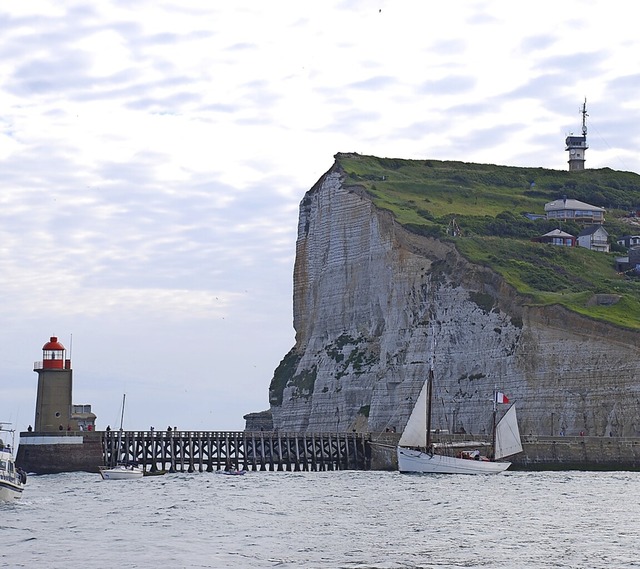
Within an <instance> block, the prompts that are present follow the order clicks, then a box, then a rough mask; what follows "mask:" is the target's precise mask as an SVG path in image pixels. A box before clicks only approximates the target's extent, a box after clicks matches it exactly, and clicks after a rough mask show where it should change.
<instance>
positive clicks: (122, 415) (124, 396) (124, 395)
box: [120, 393, 127, 430]
mask: <svg viewBox="0 0 640 569" xmlns="http://www.w3.org/2000/svg"><path fill="white" fill-rule="evenodd" d="M126 397H127V394H126V393H123V394H122V412H121V413H120V430H122V425H123V424H124V400H125V398H126Z"/></svg>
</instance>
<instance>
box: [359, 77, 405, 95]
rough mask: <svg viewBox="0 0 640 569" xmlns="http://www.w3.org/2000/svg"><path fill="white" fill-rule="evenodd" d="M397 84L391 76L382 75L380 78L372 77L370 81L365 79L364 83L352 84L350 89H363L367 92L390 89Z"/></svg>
mask: <svg viewBox="0 0 640 569" xmlns="http://www.w3.org/2000/svg"><path fill="white" fill-rule="evenodd" d="M397 83H398V81H397V79H396V78H395V77H391V76H389V75H380V76H378V77H370V78H369V79H365V80H363V81H356V82H354V83H350V84H349V85H348V87H350V88H352V89H363V90H365V91H375V90H378V89H384V88H385V87H389V86H392V85H395V84H397Z"/></svg>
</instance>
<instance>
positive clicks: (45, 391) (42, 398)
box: [33, 336, 75, 433]
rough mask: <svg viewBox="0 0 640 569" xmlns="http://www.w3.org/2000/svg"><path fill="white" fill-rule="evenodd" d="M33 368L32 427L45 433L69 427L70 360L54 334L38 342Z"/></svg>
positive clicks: (38, 431) (71, 386)
mask: <svg viewBox="0 0 640 569" xmlns="http://www.w3.org/2000/svg"><path fill="white" fill-rule="evenodd" d="M33 371H35V372H36V373H37V374H38V394H37V396H36V419H35V431H36V432H37V433H46V432H53V431H66V430H67V429H70V428H72V427H73V426H72V425H71V411H72V405H71V396H72V390H73V381H72V376H73V374H72V370H71V360H69V359H67V358H66V350H65V347H64V346H63V345H62V344H61V343H60V342H59V341H58V338H57V337H56V336H51V338H50V339H49V341H48V342H47V343H46V344H45V345H44V346H42V361H40V362H35V363H34V365H33ZM74 426H75V425H74Z"/></svg>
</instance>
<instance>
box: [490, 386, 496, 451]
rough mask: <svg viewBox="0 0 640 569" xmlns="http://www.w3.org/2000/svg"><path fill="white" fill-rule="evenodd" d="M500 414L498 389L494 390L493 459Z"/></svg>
mask: <svg viewBox="0 0 640 569" xmlns="http://www.w3.org/2000/svg"><path fill="white" fill-rule="evenodd" d="M497 414H498V387H497V386H496V387H495V389H494V390H493V427H492V429H491V448H492V449H493V450H492V457H491V458H493V459H495V458H496V416H497Z"/></svg>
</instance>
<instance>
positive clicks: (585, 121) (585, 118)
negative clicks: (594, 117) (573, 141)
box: [580, 97, 589, 138]
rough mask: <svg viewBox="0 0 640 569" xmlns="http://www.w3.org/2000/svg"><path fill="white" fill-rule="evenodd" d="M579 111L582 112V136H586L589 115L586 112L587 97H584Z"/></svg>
mask: <svg viewBox="0 0 640 569" xmlns="http://www.w3.org/2000/svg"><path fill="white" fill-rule="evenodd" d="M580 112H581V113H582V136H584V137H585V138H586V136H587V117H588V116H589V115H588V114H587V98H586V97H585V99H584V103H583V105H582V110H581V111H580Z"/></svg>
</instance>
